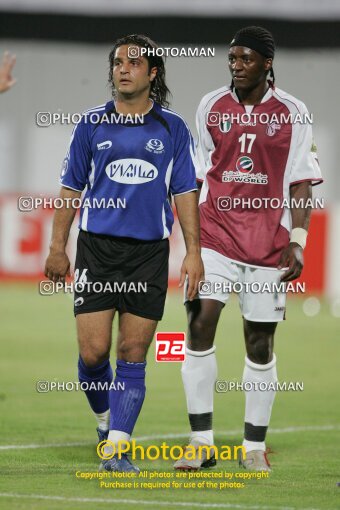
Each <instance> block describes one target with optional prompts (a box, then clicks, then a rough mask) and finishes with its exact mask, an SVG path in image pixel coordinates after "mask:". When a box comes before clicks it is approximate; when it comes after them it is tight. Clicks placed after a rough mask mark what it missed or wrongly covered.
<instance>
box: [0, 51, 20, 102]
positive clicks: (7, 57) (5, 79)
mask: <svg viewBox="0 0 340 510" xmlns="http://www.w3.org/2000/svg"><path fill="white" fill-rule="evenodd" d="M15 62H16V56H15V55H11V54H10V53H9V52H8V51H6V52H5V53H4V56H3V59H2V64H1V66H0V92H6V90H9V89H10V88H11V87H13V85H14V84H15V82H16V79H15V78H13V76H12V71H13V67H14V65H15Z"/></svg>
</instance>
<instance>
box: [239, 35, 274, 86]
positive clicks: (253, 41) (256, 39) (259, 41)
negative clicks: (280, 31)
mask: <svg viewBox="0 0 340 510" xmlns="http://www.w3.org/2000/svg"><path fill="white" fill-rule="evenodd" d="M232 46H246V47H247V48H250V49H252V50H255V51H257V52H258V53H260V54H261V55H262V56H264V57H266V58H274V55H275V41H274V37H273V35H272V34H271V32H269V30H267V29H266V28H263V27H257V26H250V27H244V28H241V30H239V31H238V32H236V34H235V36H234V38H233V40H232V41H231V43H230V47H232ZM269 76H270V78H271V82H272V84H273V85H274V83H275V75H274V69H273V67H271V68H270V69H269ZM233 88H234V80H232V81H231V89H233Z"/></svg>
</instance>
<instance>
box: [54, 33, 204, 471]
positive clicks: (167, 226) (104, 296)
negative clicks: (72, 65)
mask: <svg viewBox="0 0 340 510" xmlns="http://www.w3.org/2000/svg"><path fill="white" fill-rule="evenodd" d="M131 48H133V51H132V50H131ZM136 48H137V49H138V48H146V49H150V50H152V48H157V46H156V45H155V43H154V42H153V41H151V40H150V39H149V38H147V37H145V36H140V35H131V36H126V37H124V38H122V39H119V40H118V41H116V43H115V44H114V47H113V49H112V51H111V53H110V56H109V62H110V75H109V81H110V84H111V85H112V89H113V100H111V101H109V102H108V103H106V104H103V105H101V106H98V107H96V108H92V109H91V110H88V111H87V112H85V113H84V114H83V116H82V119H81V121H80V122H79V123H78V124H77V126H76V127H75V129H74V131H73V134H72V137H71V142H70V146H69V150H68V152H67V155H66V158H65V160H64V165H63V171H62V174H61V180H60V182H61V185H62V189H61V197H62V198H63V199H73V198H76V199H78V198H79V197H80V195H81V193H82V192H83V191H84V190H85V189H86V191H85V193H84V196H83V205H82V208H81V214H80V223H79V229H80V232H79V237H78V244H77V256H76V262H75V280H76V281H77V282H81V283H83V284H86V286H85V290H84V291H83V292H80V291H79V292H75V301H74V313H75V315H76V322H77V333H78V343H79V361H78V369H79V380H80V381H81V382H82V381H86V382H88V383H92V382H95V383H107V384H110V383H111V381H112V379H113V375H112V369H111V365H110V361H109V356H110V349H111V335H112V322H113V318H114V316H115V313H116V311H117V312H118V315H119V319H118V320H119V331H118V338H117V363H116V376H115V379H114V386H115V387H116V390H115V389H113V388H112V389H110V391H106V390H105V389H104V390H103V389H95V390H89V391H87V392H86V395H87V398H88V401H89V404H90V406H91V408H92V410H93V412H94V414H95V416H96V418H97V421H98V428H97V432H98V437H99V440H100V441H101V440H104V439H106V438H108V439H109V440H110V441H112V442H113V443H114V444H117V443H118V442H119V441H121V440H127V441H128V440H129V439H130V436H131V434H132V431H133V428H134V426H135V423H136V420H137V418H138V415H139V413H140V410H141V407H142V404H143V401H144V396H145V367H146V361H145V359H146V354H147V351H148V348H149V345H150V343H151V341H152V338H153V336H154V333H155V330H156V326H157V321H159V320H161V318H162V315H163V310H164V302H165V296H166V291H167V285H168V257H169V243H168V237H169V235H170V233H171V228H172V224H173V221H174V218H173V213H172V208H171V195H172V196H174V200H175V204H176V208H177V212H178V217H179V221H180V224H181V228H182V231H183V235H184V239H185V244H186V256H185V258H184V261H183V264H182V268H181V278H180V285H181V286H182V285H183V284H184V280H185V278H186V277H187V279H188V295H189V299H193V298H194V296H195V294H196V293H197V289H198V282H199V280H200V279H201V278H202V275H203V265H202V261H201V257H200V247H199V221H198V208H197V202H196V193H195V191H196V182H195V170H194V163H193V142H192V137H191V134H190V132H189V130H188V128H187V126H186V124H185V122H184V121H183V119H182V118H181V117H180V116H179V115H177V114H176V113H174V112H173V111H171V110H169V109H168V108H167V107H168V102H167V94H168V92H169V91H168V89H167V87H166V84H165V68H164V62H163V59H162V58H161V57H158V56H153V55H152V51H151V52H150V54H145V55H143V56H141V55H139V53H141V52H138V51H137V52H136ZM131 116H132V117H133V118H135V119H137V120H136V121H134V122H130V120H131ZM141 116H143V117H142V118H140V117H141ZM91 119H96V121H95V122H94V121H93V120H91ZM94 199H96V200H97V203H98V201H99V202H100V201H102V203H104V202H105V201H106V203H108V202H109V201H111V207H109V208H105V207H91V200H92V201H93V200H94ZM112 200H113V203H114V204H116V207H112ZM67 202H68V203H69V202H70V200H68V201H66V200H65V202H64V203H65V207H63V208H61V209H58V210H57V211H56V213H55V217H54V223H53V233H52V241H51V245H50V253H49V256H48V258H47V261H46V267H45V274H46V276H47V277H48V278H50V279H51V280H52V281H63V280H64V278H65V276H66V275H67V274H70V262H69V259H68V257H67V254H66V252H65V248H66V243H67V239H68V235H69V231H70V227H71V224H72V221H73V219H74V215H75V209H74V208H72V207H70V208H68V207H67ZM118 204H120V205H121V207H118ZM96 282H101V283H105V282H109V283H111V284H112V285H113V284H115V283H117V282H118V283H120V284H122V283H124V282H126V283H127V284H135V285H137V283H138V282H145V283H146V284H147V291H146V292H145V293H137V292H128V290H129V288H131V286H130V285H128V286H127V289H126V288H125V289H122V290H118V291H116V290H114V291H113V292H112V291H110V290H104V291H103V292H100V293H96V292H94V285H93V286H92V287H91V286H89V285H88V284H89V283H91V284H94V283H96ZM111 290H112V288H111ZM111 386H112V385H111ZM121 388H124V390H122V389H121ZM102 468H103V469H106V470H107V471H136V472H138V471H139V469H138V468H137V467H136V466H134V465H133V464H132V463H131V462H130V460H129V459H128V458H127V457H126V456H125V455H123V456H122V457H121V458H120V459H119V458H118V456H117V455H115V456H114V457H113V458H112V459H110V460H105V461H103V462H102Z"/></svg>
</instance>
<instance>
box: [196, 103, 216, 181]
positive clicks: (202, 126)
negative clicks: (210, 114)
mask: <svg viewBox="0 0 340 510" xmlns="http://www.w3.org/2000/svg"><path fill="white" fill-rule="evenodd" d="M205 105H206V101H205V100H204V98H203V99H202V101H201V103H200V104H199V106H198V109H197V113H196V129H197V136H198V137H197V142H196V159H197V165H196V179H197V180H198V181H200V182H203V181H204V179H205V176H206V174H207V172H208V170H209V169H210V168H211V153H212V151H213V150H214V144H213V141H212V138H211V135H210V133H209V131H208V129H207V124H206V117H207V111H206V107H205Z"/></svg>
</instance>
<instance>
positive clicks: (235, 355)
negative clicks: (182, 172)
mask: <svg viewBox="0 0 340 510" xmlns="http://www.w3.org/2000/svg"><path fill="white" fill-rule="evenodd" d="M0 300H1V312H0V314H1V326H0V328H1V356H0V374H1V375H0V381H1V384H0V423H1V426H0V430H1V437H0V508H1V509H8V508H10V509H25V510H30V509H38V510H40V509H48V510H52V509H56V510H57V509H61V508H62V509H72V510H78V509H85V510H86V509H90V510H92V509H100V508H119V509H122V510H125V509H126V510H132V509H136V508H137V507H140V508H142V509H143V508H158V507H159V508H163V509H165V510H166V509H173V508H186V509H187V510H192V509H194V508H198V507H202V508H230V509H233V508H235V509H239V510H242V509H245V510H247V509H249V510H264V509H265V510H271V509H273V510H275V509H277V510H283V509H286V510H288V509H289V510H294V509H308V510H311V509H324V510H333V509H340V487H337V485H336V484H337V482H340V396H339V360H340V335H339V330H340V327H339V325H340V319H336V318H334V317H332V316H331V314H330V313H329V308H328V304H327V302H326V301H323V302H322V306H321V311H320V313H319V314H318V315H317V316H315V317H306V315H305V314H304V313H303V311H302V303H303V299H302V298H290V299H289V302H288V314H287V315H288V320H287V321H286V322H285V323H283V324H280V325H279V327H278V330H277V334H276V347H275V352H276V355H277V358H278V375H279V380H280V381H303V383H304V391H302V392H281V393H279V394H278V395H277V397H276V401H275V405H274V408H273V415H272V420H271V429H272V432H271V431H269V433H268V437H267V445H268V446H269V447H270V448H271V449H272V450H273V453H272V454H271V455H270V457H269V459H270V461H271V464H272V467H273V472H272V474H271V475H270V477H269V478H268V479H262V480H250V481H246V482H245V487H244V488H243V489H224V490H218V489H214V490H213V489H209V490H208V489H202V490H201V489H198V488H195V489H178V490H175V489H163V490H159V489H155V490H141V489H135V490H133V489H103V488H102V489H101V488H100V487H99V482H98V480H95V479H94V480H91V481H86V480H80V479H77V478H76V476H75V472H76V471H84V472H85V471H88V472H92V471H96V470H97V467H98V465H99V462H98V457H97V455H96V450H95V443H96V433H95V427H96V424H95V420H94V418H93V416H92V415H91V412H90V410H89V408H88V406H87V401H86V398H85V396H84V395H83V394H82V393H81V392H51V393H45V394H41V393H37V391H36V388H35V385H36V381H38V380H49V381H53V380H56V381H76V380H77V346H76V339H75V322H74V319H73V313H72V302H71V300H70V298H69V297H68V296H66V295H57V296H45V297H42V296H40V295H39V294H38V286H37V285H35V284H11V285H9V284H8V285H4V284H3V285H2V286H1V287H0ZM185 330H186V317H185V311H184V307H183V305H182V299H181V296H180V295H179V294H177V293H169V296H168V299H167V305H166V311H165V316H164V319H163V321H162V322H161V323H160V324H159V327H158V331H185ZM114 336H115V332H114ZM216 345H217V358H218V365H219V376H218V377H219V379H222V380H235V381H241V377H242V371H243V363H244V346H243V336H242V323H241V317H240V312H239V308H238V304H237V299H236V297H233V298H232V301H231V303H230V304H229V305H228V306H227V307H226V308H225V310H224V311H223V314H222V319H221V321H220V324H219V328H218V333H217V342H216ZM243 408H244V396H243V394H242V393H241V392H240V391H234V392H229V393H220V394H216V395H215V416H214V428H215V431H216V444H217V445H222V444H228V445H238V444H241V440H242V425H243ZM228 431H229V433H228ZM187 432H188V423H187V415H186V409H185V400H184V393H183V390H182V382H181V378H180V364H179V363H159V364H156V362H155V361H154V346H153V345H152V346H151V348H150V352H149V355H148V367H147V396H146V400H145V404H144V407H143V410H142V413H141V415H140V418H139V420H138V423H137V426H136V428H135V431H134V436H135V437H141V436H157V439H150V440H146V441H144V442H142V443H141V444H143V445H144V446H146V445H148V444H161V442H162V440H163V439H162V437H163V436H164V437H166V436H167V435H171V434H182V437H179V438H171V439H169V438H167V439H166V441H167V443H168V444H170V445H174V444H184V443H185V435H186V433H187ZM67 443H79V445H78V446H66V445H65V444H67ZM33 444H35V445H44V444H59V445H64V446H59V447H53V446H51V447H47V448H12V449H8V448H7V449H6V448H4V447H6V446H8V445H18V446H20V445H33ZM136 463H137V464H138V465H139V466H140V467H141V468H142V469H148V470H160V471H168V472H172V463H171V462H170V461H164V460H159V461H155V462H151V461H144V462H143V461H138V462H136ZM214 470H215V471H216V472H219V471H221V470H225V471H228V472H233V473H236V472H238V471H239V468H238V466H237V463H236V462H235V461H233V462H231V461H224V462H219V463H218V465H217V466H216V468H214ZM120 500H121V501H120ZM157 502H158V503H157Z"/></svg>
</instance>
